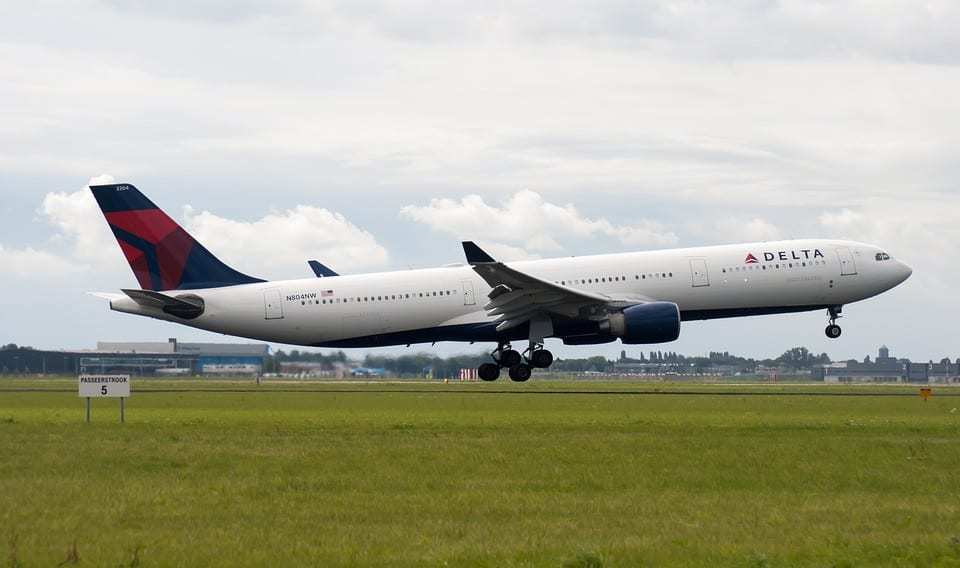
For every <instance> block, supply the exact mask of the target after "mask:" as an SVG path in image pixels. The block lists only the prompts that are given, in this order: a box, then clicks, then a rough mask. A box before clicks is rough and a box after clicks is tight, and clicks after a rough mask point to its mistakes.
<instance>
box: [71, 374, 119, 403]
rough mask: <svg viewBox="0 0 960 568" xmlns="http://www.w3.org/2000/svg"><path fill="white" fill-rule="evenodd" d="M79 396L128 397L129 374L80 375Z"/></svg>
mask: <svg viewBox="0 0 960 568" xmlns="http://www.w3.org/2000/svg"><path fill="white" fill-rule="evenodd" d="M78 394H79V395H80V396H81V397H84V398H87V397H93V398H99V397H110V398H116V397H128V396H130V375H80V388H79V391H78Z"/></svg>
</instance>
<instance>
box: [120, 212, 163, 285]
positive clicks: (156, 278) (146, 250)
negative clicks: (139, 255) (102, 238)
mask: <svg viewBox="0 0 960 568" xmlns="http://www.w3.org/2000/svg"><path fill="white" fill-rule="evenodd" d="M110 229H111V230H113V236H115V237H117V240H120V241H123V242H125V243H127V244H128V245H130V246H132V247H134V248H137V249H139V250H140V251H141V252H143V254H144V256H145V257H146V259H147V270H149V271H150V283H151V284H152V285H153V289H154V290H163V280H161V279H160V263H159V262H158V261H157V247H155V246H153V244H152V243H149V242H147V241H145V240H143V239H141V238H140V237H138V236H136V235H134V234H133V233H128V232H127V231H124V230H123V229H118V228H117V227H114V226H113V225H110Z"/></svg>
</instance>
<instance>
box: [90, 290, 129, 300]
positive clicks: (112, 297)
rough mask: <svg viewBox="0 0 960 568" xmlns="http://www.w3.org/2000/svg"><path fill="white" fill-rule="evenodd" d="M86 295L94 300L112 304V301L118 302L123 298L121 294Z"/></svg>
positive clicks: (94, 293)
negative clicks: (97, 299)
mask: <svg viewBox="0 0 960 568" xmlns="http://www.w3.org/2000/svg"><path fill="white" fill-rule="evenodd" d="M87 294H90V295H91V296H93V297H94V298H100V299H101V300H107V301H108V302H112V301H114V300H119V299H120V298H123V294H115V293H113V292H87Z"/></svg>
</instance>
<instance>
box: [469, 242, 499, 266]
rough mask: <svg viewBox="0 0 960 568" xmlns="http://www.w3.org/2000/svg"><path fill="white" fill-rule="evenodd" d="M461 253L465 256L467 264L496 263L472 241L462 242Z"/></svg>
mask: <svg viewBox="0 0 960 568" xmlns="http://www.w3.org/2000/svg"><path fill="white" fill-rule="evenodd" d="M463 252H464V254H466V255H467V262H468V263H469V264H490V263H494V262H497V261H496V260H494V259H493V257H492V256H490V255H489V254H487V253H486V251H484V250H483V249H482V248H480V247H478V246H477V243H475V242H473V241H463Z"/></svg>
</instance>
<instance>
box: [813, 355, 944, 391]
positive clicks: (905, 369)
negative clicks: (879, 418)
mask: <svg viewBox="0 0 960 568" xmlns="http://www.w3.org/2000/svg"><path fill="white" fill-rule="evenodd" d="M814 377H815V378H819V379H822V380H823V381H824V382H826V383H867V382H869V383H880V382H889V383H930V382H940V383H951V382H958V381H960V359H958V360H957V361H956V363H951V362H950V360H949V359H943V360H941V361H940V363H933V362H930V363H914V362H913V361H910V360H909V359H897V358H896V357H891V356H890V350H889V349H888V348H887V347H886V346H883V347H881V348H880V350H879V352H878V353H877V358H876V359H875V360H872V361H871V360H870V357H866V358H864V360H863V361H856V360H853V359H851V360H850V361H841V362H838V363H830V364H828V365H823V366H822V367H818V368H817V369H815V371H814Z"/></svg>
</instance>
